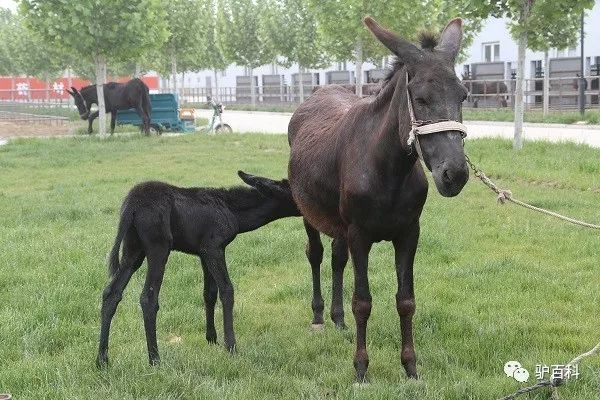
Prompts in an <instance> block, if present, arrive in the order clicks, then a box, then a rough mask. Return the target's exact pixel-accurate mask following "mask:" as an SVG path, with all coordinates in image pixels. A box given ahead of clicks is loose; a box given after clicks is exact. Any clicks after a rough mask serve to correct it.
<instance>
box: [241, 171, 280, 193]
mask: <svg viewBox="0 0 600 400" xmlns="http://www.w3.org/2000/svg"><path fill="white" fill-rule="evenodd" d="M238 175H239V177H240V178H241V179H242V180H243V181H244V182H246V184H248V185H250V186H252V187H253V188H255V189H256V190H258V191H259V192H260V193H261V194H263V195H264V196H267V197H289V196H290V195H291V192H288V191H286V189H285V186H286V185H282V182H277V181H274V180H273V179H269V178H265V177H262V176H256V175H250V174H247V173H245V172H244V171H238ZM284 182H285V183H287V180H284ZM287 188H288V189H289V184H287Z"/></svg>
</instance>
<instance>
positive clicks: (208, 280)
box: [200, 258, 219, 343]
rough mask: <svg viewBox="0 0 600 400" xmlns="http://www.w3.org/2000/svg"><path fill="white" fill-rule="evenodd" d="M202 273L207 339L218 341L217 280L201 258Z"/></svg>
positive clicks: (211, 341)
mask: <svg viewBox="0 0 600 400" xmlns="http://www.w3.org/2000/svg"><path fill="white" fill-rule="evenodd" d="M200 261H201V263H202V273H203V275H204V309H205V312H206V340H207V341H208V343H217V331H216V329H215V304H216V303H217V294H218V292H219V290H218V288H217V282H215V278H213V276H212V274H211V273H210V271H209V270H208V267H207V266H206V263H205V262H204V260H202V258H200Z"/></svg>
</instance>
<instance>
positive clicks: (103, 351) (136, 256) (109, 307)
mask: <svg viewBox="0 0 600 400" xmlns="http://www.w3.org/2000/svg"><path fill="white" fill-rule="evenodd" d="M143 261H144V252H143V250H142V248H141V247H140V243H139V241H138V240H137V238H134V237H133V236H132V235H126V236H125V239H124V241H123V257H122V258H121V263H120V264H121V268H119V269H118V270H117V272H116V273H115V275H114V276H113V277H112V278H111V281H110V283H109V284H108V285H107V286H106V289H104V292H103V294H102V311H101V319H102V322H101V327H100V346H99V347H98V357H97V358H96V365H97V366H98V367H102V366H104V365H106V364H108V334H109V331H110V323H111V321H112V318H113V316H114V315H115V311H116V309H117V305H118V304H119V302H120V301H121V298H122V295H123V290H125V287H126V286H127V283H128V282H129V280H130V279H131V276H132V275H133V273H134V272H135V271H137V270H138V268H139V267H140V265H142V262H143Z"/></svg>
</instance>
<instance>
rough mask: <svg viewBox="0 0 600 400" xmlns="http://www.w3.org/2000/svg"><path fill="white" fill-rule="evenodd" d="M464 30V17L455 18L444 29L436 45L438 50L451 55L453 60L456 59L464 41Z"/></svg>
mask: <svg viewBox="0 0 600 400" xmlns="http://www.w3.org/2000/svg"><path fill="white" fill-rule="evenodd" d="M462 37H463V30H462V19H460V18H454V19H453V20H451V21H450V22H448V25H446V27H445V28H444V30H443V31H442V35H441V36H440V43H439V44H438V45H437V46H436V47H435V49H436V50H438V51H442V52H444V53H446V54H448V55H449V56H450V58H452V60H453V61H454V60H456V56H458V52H459V51H460V44H461V43H462Z"/></svg>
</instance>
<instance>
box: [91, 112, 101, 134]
mask: <svg viewBox="0 0 600 400" xmlns="http://www.w3.org/2000/svg"><path fill="white" fill-rule="evenodd" d="M99 115H100V112H98V111H94V112H93V113H91V114H90V116H89V117H88V135H91V134H92V132H93V130H92V124H93V123H94V120H95V119H96V118H98V116H99Z"/></svg>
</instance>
